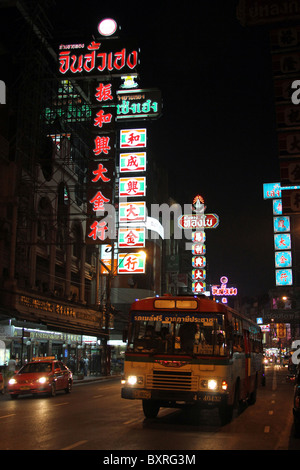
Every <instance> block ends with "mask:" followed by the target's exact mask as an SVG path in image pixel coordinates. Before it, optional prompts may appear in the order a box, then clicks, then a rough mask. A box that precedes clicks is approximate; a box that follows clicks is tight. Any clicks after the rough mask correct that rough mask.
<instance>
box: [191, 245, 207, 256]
mask: <svg viewBox="0 0 300 470" xmlns="http://www.w3.org/2000/svg"><path fill="white" fill-rule="evenodd" d="M205 253H206V247H205V245H200V244H197V245H192V254H193V255H205Z"/></svg>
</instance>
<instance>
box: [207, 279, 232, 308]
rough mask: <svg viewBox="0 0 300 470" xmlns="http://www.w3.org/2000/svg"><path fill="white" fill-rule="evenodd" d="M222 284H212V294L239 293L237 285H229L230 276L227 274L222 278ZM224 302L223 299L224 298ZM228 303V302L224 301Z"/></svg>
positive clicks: (223, 295) (229, 294)
mask: <svg viewBox="0 0 300 470" xmlns="http://www.w3.org/2000/svg"><path fill="white" fill-rule="evenodd" d="M220 282H221V286H212V287H211V293H212V295H217V296H222V297H225V296H232V295H237V288H236V287H227V282H228V278H227V277H226V276H222V277H221V279H220ZM222 302H223V300H222ZM224 303H226V302H224Z"/></svg>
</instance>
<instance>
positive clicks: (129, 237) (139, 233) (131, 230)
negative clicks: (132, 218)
mask: <svg viewBox="0 0 300 470" xmlns="http://www.w3.org/2000/svg"><path fill="white" fill-rule="evenodd" d="M144 246H145V227H131V226H130V227H119V248H143V247H144Z"/></svg>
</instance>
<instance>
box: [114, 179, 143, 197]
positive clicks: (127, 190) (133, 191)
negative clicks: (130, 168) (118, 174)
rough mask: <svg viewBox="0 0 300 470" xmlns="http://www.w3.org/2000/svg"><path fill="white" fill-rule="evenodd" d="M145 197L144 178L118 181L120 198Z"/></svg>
mask: <svg viewBox="0 0 300 470" xmlns="http://www.w3.org/2000/svg"><path fill="white" fill-rule="evenodd" d="M145 195H146V178H145V177H144V176H140V177H136V178H120V179H119V196H120V197H122V196H123V197H124V196H125V197H140V196H145Z"/></svg>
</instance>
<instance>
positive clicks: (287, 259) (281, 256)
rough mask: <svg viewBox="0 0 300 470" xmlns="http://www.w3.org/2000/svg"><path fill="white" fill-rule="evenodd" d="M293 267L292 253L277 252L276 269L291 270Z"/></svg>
mask: <svg viewBox="0 0 300 470" xmlns="http://www.w3.org/2000/svg"><path fill="white" fill-rule="evenodd" d="M291 266H292V253H291V251H276V252H275V267H276V268H290V267H291Z"/></svg>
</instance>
